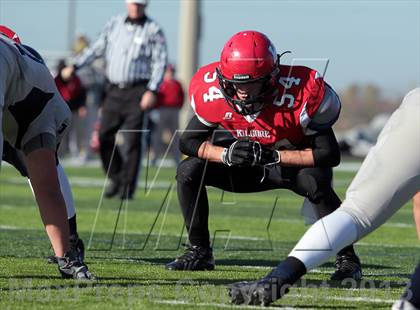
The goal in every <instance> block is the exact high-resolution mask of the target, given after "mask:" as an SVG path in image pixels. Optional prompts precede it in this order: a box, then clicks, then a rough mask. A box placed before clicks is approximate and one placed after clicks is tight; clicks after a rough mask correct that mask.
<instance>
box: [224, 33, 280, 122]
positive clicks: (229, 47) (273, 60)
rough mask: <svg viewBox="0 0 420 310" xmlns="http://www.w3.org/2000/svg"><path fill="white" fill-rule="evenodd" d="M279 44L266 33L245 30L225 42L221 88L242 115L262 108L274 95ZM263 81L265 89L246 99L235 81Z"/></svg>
mask: <svg viewBox="0 0 420 310" xmlns="http://www.w3.org/2000/svg"><path fill="white" fill-rule="evenodd" d="M278 58H279V57H278V55H277V52H276V49H275V47H274V46H273V44H272V43H271V41H270V40H269V39H268V38H267V37H266V36H265V35H264V34H262V33H260V32H257V31H242V32H238V33H237V34H235V35H234V36H233V37H231V38H230V39H229V41H228V42H227V43H226V44H225V46H224V48H223V50H222V54H221V57H220V64H219V67H218V68H217V69H216V71H217V76H218V78H219V83H220V87H221V91H222V93H223V95H224V97H225V99H226V101H227V102H228V104H229V106H230V107H231V108H233V109H234V110H235V111H236V112H237V113H240V114H242V115H249V114H254V113H256V112H258V111H260V110H261V109H262V108H263V106H264V103H265V102H266V101H267V100H269V99H270V97H271V98H273V99H274V96H275V94H276V90H277V88H276V87H275V85H276V81H275V80H276V76H277V75H278V73H279V66H278V65H279V61H278ZM254 82H261V84H262V88H261V92H260V93H259V94H258V95H257V96H252V97H250V98H247V99H245V100H239V99H238V98H237V97H236V89H235V84H240V83H254Z"/></svg>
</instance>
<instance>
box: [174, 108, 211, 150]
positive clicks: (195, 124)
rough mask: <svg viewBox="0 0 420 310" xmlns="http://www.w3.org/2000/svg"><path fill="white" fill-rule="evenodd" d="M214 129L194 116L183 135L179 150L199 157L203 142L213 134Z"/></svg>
mask: <svg viewBox="0 0 420 310" xmlns="http://www.w3.org/2000/svg"><path fill="white" fill-rule="evenodd" d="M214 129H215V128H214V127H208V126H206V125H204V124H203V123H202V122H200V120H199V119H198V118H197V116H194V117H193V118H192V119H191V121H190V122H189V123H188V126H187V128H185V130H184V132H183V134H182V135H181V138H180V140H179V150H180V151H181V153H183V154H185V155H187V156H194V157H197V156H198V150H199V149H200V146H201V144H203V142H204V141H206V140H207V139H208V138H209V137H210V136H211V135H212V133H213V131H214Z"/></svg>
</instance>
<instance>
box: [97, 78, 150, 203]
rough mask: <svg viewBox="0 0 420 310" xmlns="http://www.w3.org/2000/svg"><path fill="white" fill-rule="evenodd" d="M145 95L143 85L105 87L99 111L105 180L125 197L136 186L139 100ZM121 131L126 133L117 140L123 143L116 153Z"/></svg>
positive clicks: (138, 157)
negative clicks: (106, 177)
mask: <svg viewBox="0 0 420 310" xmlns="http://www.w3.org/2000/svg"><path fill="white" fill-rule="evenodd" d="M145 91H146V83H140V84H137V85H134V86H133V87H129V88H119V87H117V86H116V85H109V86H108V89H107V93H106V97H105V100H104V104H103V108H102V118H101V128H100V130H99V141H100V156H101V160H102V165H103V168H104V170H105V173H108V177H109V178H110V179H111V180H112V181H113V182H114V183H116V184H118V185H119V186H120V188H121V189H122V190H124V193H128V195H132V194H133V193H134V191H135V189H136V185H137V175H138V170H139V165H140V159H141V136H142V133H141V132H140V130H141V129H142V127H143V114H144V112H143V111H142V110H141V109H140V99H141V97H142V96H143V94H144V92H145ZM121 129H123V130H128V132H123V133H121V134H120V135H119V136H118V139H120V140H122V141H123V143H122V148H121V149H120V148H119V147H115V143H116V139H115V138H116V134H117V132H118V130H121ZM114 149H115V151H114ZM122 150H123V151H122Z"/></svg>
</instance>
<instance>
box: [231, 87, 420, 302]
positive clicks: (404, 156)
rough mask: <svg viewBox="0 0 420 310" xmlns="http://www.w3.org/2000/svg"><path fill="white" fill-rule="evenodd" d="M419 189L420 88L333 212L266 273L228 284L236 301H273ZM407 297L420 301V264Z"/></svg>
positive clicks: (385, 131)
mask: <svg viewBox="0 0 420 310" xmlns="http://www.w3.org/2000/svg"><path fill="white" fill-rule="evenodd" d="M419 190H420V88H416V89H414V90H413V91H411V92H410V93H408V94H407V95H406V96H405V98H404V100H403V102H402V104H401V106H400V107H399V108H398V109H397V110H396V111H395V112H394V113H393V114H392V116H391V118H390V119H389V121H388V122H387V124H386V125H385V127H384V129H383V130H382V132H381V134H380V135H379V137H378V141H377V143H376V145H375V146H374V147H373V148H372V149H371V150H370V152H369V154H368V155H367V157H366V159H365V161H364V162H363V164H362V167H361V168H360V170H359V172H358V173H357V175H356V177H355V178H354V180H353V182H352V183H351V185H350V187H349V188H348V190H347V192H346V199H345V200H344V202H343V203H342V206H341V207H340V208H339V209H337V210H336V211H335V212H333V213H331V214H329V215H328V216H326V217H324V218H322V219H320V220H319V221H317V222H316V223H315V224H314V225H313V226H312V227H311V228H310V229H308V231H307V232H306V233H305V234H304V236H303V237H302V238H301V239H300V241H299V242H298V243H297V245H296V246H295V248H294V249H293V250H292V251H291V252H290V254H289V256H288V257H287V259H286V260H284V261H283V262H281V263H280V264H279V265H278V266H277V268H276V269H274V270H273V271H272V272H271V273H270V274H269V275H267V276H266V277H264V278H263V279H261V280H259V281H255V282H238V283H234V284H232V285H231V286H230V296H231V299H232V302H233V303H236V304H242V303H247V304H265V305H267V304H270V303H271V302H273V301H275V300H276V299H279V298H281V296H282V295H284V294H285V293H287V291H288V290H287V288H286V287H290V286H291V285H292V284H293V283H295V282H296V281H297V280H298V279H299V278H300V277H302V276H303V275H304V274H305V273H306V272H307V271H309V270H311V269H313V268H315V267H317V266H319V265H321V264H323V263H324V262H325V261H327V260H328V258H329V257H331V256H332V255H335V254H336V253H337V252H338V251H339V250H340V249H342V248H343V247H345V246H347V245H349V244H352V243H354V242H356V241H357V240H359V239H361V238H363V237H364V236H366V235H367V234H369V233H370V232H372V231H374V230H375V229H376V228H378V227H379V226H380V225H382V224H383V223H384V222H386V221H387V220H388V219H389V218H390V217H391V216H392V215H393V214H394V213H395V212H397V211H398V210H399V209H400V208H401V207H402V206H403V205H404V204H405V203H406V202H407V201H408V200H409V199H410V198H411V197H413V196H414V195H415V194H416V193H417V192H418V191H419ZM412 281H413V282H414V284H412V285H411V287H412V290H411V291H410V292H409V293H410V294H408V295H409V296H408V298H406V300H405V301H404V302H405V303H406V304H407V305H409V306H412V307H413V309H415V308H414V307H420V267H419V266H418V267H417V269H416V272H415V274H414V275H413V278H412ZM404 309H410V308H404Z"/></svg>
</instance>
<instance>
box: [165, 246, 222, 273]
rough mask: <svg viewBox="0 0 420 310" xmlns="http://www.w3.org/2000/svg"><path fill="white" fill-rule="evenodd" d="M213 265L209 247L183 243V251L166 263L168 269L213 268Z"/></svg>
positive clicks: (211, 252)
mask: <svg viewBox="0 0 420 310" xmlns="http://www.w3.org/2000/svg"><path fill="white" fill-rule="evenodd" d="M214 266H215V263H214V257H213V251H212V249H211V248H205V247H200V246H197V245H185V253H184V254H183V255H181V256H179V257H177V258H176V259H175V260H174V261H173V262H170V263H169V264H166V266H165V268H166V269H168V270H191V271H192V270H213V269H214Z"/></svg>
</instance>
